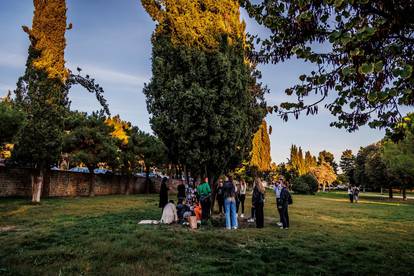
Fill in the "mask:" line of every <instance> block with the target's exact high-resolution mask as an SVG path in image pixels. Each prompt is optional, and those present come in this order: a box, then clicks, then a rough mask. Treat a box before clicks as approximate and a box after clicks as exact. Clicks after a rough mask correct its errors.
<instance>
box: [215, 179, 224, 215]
mask: <svg viewBox="0 0 414 276" xmlns="http://www.w3.org/2000/svg"><path fill="white" fill-rule="evenodd" d="M216 193H217V203H218V207H219V213H220V214H223V208H224V197H223V179H219V181H218V185H217V191H216Z"/></svg>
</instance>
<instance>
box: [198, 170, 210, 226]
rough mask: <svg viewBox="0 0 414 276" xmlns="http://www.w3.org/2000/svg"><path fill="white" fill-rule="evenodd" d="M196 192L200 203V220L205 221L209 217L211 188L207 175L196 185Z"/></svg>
mask: <svg viewBox="0 0 414 276" xmlns="http://www.w3.org/2000/svg"><path fill="white" fill-rule="evenodd" d="M197 194H198V196H199V198H200V203H201V216H202V221H203V222H206V221H207V220H208V219H209V218H210V208H211V198H210V196H211V188H210V184H209V183H208V178H207V177H206V178H204V182H203V183H202V184H200V185H199V186H198V187H197Z"/></svg>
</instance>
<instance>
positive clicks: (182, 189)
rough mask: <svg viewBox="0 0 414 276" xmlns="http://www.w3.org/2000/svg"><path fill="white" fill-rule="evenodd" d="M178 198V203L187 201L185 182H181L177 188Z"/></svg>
mask: <svg viewBox="0 0 414 276" xmlns="http://www.w3.org/2000/svg"><path fill="white" fill-rule="evenodd" d="M177 198H178V201H180V200H181V201H184V199H185V185H184V181H183V180H180V184H179V185H178V186H177Z"/></svg>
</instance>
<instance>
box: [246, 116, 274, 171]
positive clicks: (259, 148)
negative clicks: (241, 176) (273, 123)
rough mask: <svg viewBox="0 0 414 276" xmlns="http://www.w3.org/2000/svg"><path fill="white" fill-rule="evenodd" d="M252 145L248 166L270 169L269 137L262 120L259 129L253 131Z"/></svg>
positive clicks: (260, 169)
mask: <svg viewBox="0 0 414 276" xmlns="http://www.w3.org/2000/svg"><path fill="white" fill-rule="evenodd" d="M252 146H253V147H252V152H251V155H252V157H251V160H250V166H252V167H256V168H257V169H258V170H259V171H261V172H268V171H270V169H271V167H270V165H271V162H272V158H271V156H270V138H269V133H268V132H267V124H266V121H264V120H263V122H262V124H261V126H260V128H259V130H258V131H257V132H256V133H255V135H254V137H253V141H252Z"/></svg>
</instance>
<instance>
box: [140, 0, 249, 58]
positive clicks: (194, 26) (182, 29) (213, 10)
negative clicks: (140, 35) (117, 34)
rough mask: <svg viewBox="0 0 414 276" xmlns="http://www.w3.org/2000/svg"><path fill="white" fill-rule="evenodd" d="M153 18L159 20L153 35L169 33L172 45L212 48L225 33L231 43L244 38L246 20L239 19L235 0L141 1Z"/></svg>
mask: <svg viewBox="0 0 414 276" xmlns="http://www.w3.org/2000/svg"><path fill="white" fill-rule="evenodd" d="M141 2H142V5H143V6H144V8H145V10H146V11H147V12H148V14H149V15H150V16H151V17H152V19H153V20H154V21H156V22H158V25H157V28H156V31H155V34H154V35H155V37H156V36H157V35H159V34H165V33H167V34H168V35H170V36H171V42H172V43H173V44H174V45H184V46H188V47H197V48H200V49H203V50H214V49H216V48H217V47H218V46H219V43H220V39H221V37H222V36H223V35H227V38H228V42H229V43H230V44H231V43H232V42H233V41H235V40H242V41H243V42H244V40H245V23H244V22H241V21H240V11H239V3H238V1H236V0H220V1H218V0H141Z"/></svg>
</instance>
